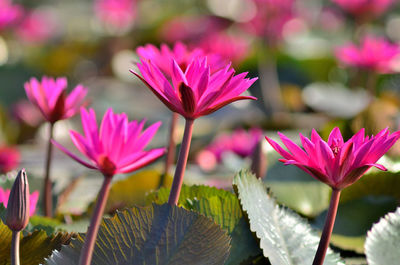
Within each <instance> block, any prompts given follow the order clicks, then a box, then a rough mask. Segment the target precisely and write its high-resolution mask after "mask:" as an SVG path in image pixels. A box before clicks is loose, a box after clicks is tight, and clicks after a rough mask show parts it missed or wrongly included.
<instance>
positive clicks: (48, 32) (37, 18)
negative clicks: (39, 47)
mask: <svg viewBox="0 0 400 265" xmlns="http://www.w3.org/2000/svg"><path fill="white" fill-rule="evenodd" d="M16 33H17V35H18V37H19V38H20V39H21V40H22V41H24V42H29V43H42V42H45V41H47V40H48V39H50V38H51V37H52V36H53V34H54V33H55V22H54V19H52V17H50V15H49V13H47V12H42V11H33V12H29V13H27V14H25V15H24V17H23V19H22V21H21V22H20V23H19V24H18V27H17V29H16Z"/></svg>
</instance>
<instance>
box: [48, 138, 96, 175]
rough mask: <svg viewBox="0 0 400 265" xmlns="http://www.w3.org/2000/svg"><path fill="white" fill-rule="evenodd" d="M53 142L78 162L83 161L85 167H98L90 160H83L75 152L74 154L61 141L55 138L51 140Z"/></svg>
mask: <svg viewBox="0 0 400 265" xmlns="http://www.w3.org/2000/svg"><path fill="white" fill-rule="evenodd" d="M51 143H52V144H54V145H55V146H56V147H57V148H58V149H60V150H61V151H63V152H64V153H65V154H66V155H68V156H69V157H71V158H72V159H74V160H75V161H76V162H78V163H81V164H82V165H84V166H85V167H88V168H91V169H98V168H97V167H95V166H93V165H91V164H89V163H88V162H86V161H84V160H82V159H81V158H79V157H78V156H76V155H75V154H73V153H72V152H70V151H69V150H68V149H67V148H65V147H64V146H62V145H60V144H59V143H57V142H56V141H54V140H51Z"/></svg>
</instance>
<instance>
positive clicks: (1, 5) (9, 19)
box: [0, 0, 23, 29]
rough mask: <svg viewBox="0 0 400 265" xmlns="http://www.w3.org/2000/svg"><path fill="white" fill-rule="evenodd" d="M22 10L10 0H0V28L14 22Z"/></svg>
mask: <svg viewBox="0 0 400 265" xmlns="http://www.w3.org/2000/svg"><path fill="white" fill-rule="evenodd" d="M22 12H23V9H22V7H21V6H19V5H14V4H12V3H11V1H10V0H0V29H3V28H5V27H7V26H8V25H10V24H12V23H14V22H15V21H16V20H17V19H18V18H19V17H20V16H21V15H22Z"/></svg>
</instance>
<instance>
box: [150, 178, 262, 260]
mask: <svg viewBox="0 0 400 265" xmlns="http://www.w3.org/2000/svg"><path fill="white" fill-rule="evenodd" d="M168 196H169V189H167V188H162V189H160V190H159V191H158V192H157V193H153V194H150V195H149V197H148V199H149V200H153V201H154V202H156V203H159V204H161V203H165V202H167V201H168ZM179 205H182V206H183V207H184V208H186V209H191V210H194V211H196V212H199V213H201V214H204V215H205V216H207V217H210V218H212V219H213V220H214V221H215V222H216V223H217V224H219V225H220V226H221V227H222V228H223V229H224V230H226V231H228V234H229V235H230V236H231V237H232V241H231V245H232V248H231V253H230V255H229V258H228V260H227V261H226V263H225V264H226V265H236V264H237V265H239V264H242V261H244V260H246V259H248V258H250V259H251V257H257V256H258V255H259V254H260V253H261V250H260V248H259V246H258V242H257V240H256V239H255V238H254V237H253V235H252V233H251V232H250V228H249V225H248V223H247V221H246V218H245V217H244V216H243V214H242V210H241V208H240V204H239V201H238V199H237V197H236V196H235V195H234V194H233V193H231V192H228V191H226V190H222V189H217V188H215V187H208V186H203V185H199V186H198V185H194V186H187V185H183V186H182V190H181V193H180V196H179Z"/></svg>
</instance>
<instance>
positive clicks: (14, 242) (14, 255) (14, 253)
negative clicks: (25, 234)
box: [11, 231, 20, 265]
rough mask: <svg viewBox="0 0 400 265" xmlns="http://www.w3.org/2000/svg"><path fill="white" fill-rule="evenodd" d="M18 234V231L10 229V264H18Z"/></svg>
mask: <svg viewBox="0 0 400 265" xmlns="http://www.w3.org/2000/svg"><path fill="white" fill-rule="evenodd" d="M19 234H20V231H12V239H11V265H19V264H20V263H19Z"/></svg>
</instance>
